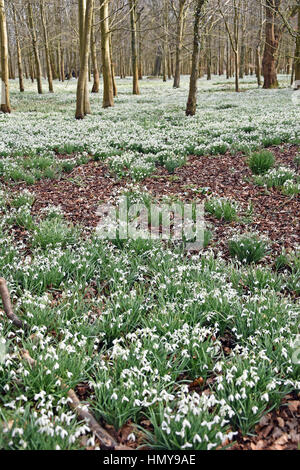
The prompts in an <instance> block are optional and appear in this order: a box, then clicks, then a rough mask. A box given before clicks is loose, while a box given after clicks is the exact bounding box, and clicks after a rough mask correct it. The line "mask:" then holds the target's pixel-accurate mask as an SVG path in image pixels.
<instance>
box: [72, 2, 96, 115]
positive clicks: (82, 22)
mask: <svg viewBox="0 0 300 470" xmlns="http://www.w3.org/2000/svg"><path fill="white" fill-rule="evenodd" d="M93 8H94V0H87V1H86V5H85V0H78V13H79V31H80V73H79V77H78V82H77V104H76V114H75V117H76V119H83V118H84V116H85V115H86V114H88V113H89V112H90V109H89V105H88V106H87V102H86V90H87V86H88V80H87V78H88V65H89V53H90V41H91V29H92V19H93Z"/></svg>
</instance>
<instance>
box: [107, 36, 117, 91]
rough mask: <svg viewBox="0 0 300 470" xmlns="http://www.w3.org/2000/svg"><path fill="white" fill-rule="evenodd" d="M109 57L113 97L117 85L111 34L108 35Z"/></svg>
mask: <svg viewBox="0 0 300 470" xmlns="http://www.w3.org/2000/svg"><path fill="white" fill-rule="evenodd" d="M109 57H110V65H111V79H112V84H113V93H114V97H115V96H118V90H117V83H116V77H115V65H114V62H113V49H112V34H111V32H110V33H109Z"/></svg>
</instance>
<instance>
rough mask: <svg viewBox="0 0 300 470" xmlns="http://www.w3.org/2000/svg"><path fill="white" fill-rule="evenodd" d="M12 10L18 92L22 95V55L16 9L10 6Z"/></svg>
mask: <svg viewBox="0 0 300 470" xmlns="http://www.w3.org/2000/svg"><path fill="white" fill-rule="evenodd" d="M12 8H13V19H14V28H15V35H16V49H17V61H18V75H19V88H20V92H21V93H23V92H24V90H25V88H24V80H23V65H22V53H21V46H20V37H19V29H18V22H17V15H16V8H15V6H14V5H12ZM26 78H28V77H26Z"/></svg>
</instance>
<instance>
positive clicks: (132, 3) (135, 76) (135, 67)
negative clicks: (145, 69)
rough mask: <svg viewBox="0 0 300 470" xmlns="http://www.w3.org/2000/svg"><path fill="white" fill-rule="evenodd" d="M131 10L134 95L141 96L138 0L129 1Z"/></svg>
mask: <svg viewBox="0 0 300 470" xmlns="http://www.w3.org/2000/svg"><path fill="white" fill-rule="evenodd" d="M129 8H130V27H131V63H132V76H133V84H132V85H133V86H132V93H133V94H134V95H139V94H140V90H139V67H138V53H137V32H136V22H137V21H136V0H129Z"/></svg>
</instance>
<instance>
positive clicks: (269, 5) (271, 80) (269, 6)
mask: <svg viewBox="0 0 300 470" xmlns="http://www.w3.org/2000/svg"><path fill="white" fill-rule="evenodd" d="M280 2H281V0H266V42H265V49H264V56H263V62H262V68H263V75H264V85H263V88H278V79H277V72H276V59H277V52H278V46H279V39H280V34H279V27H278V24H277V23H276V20H277V14H276V12H277V11H278V8H279V5H280Z"/></svg>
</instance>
